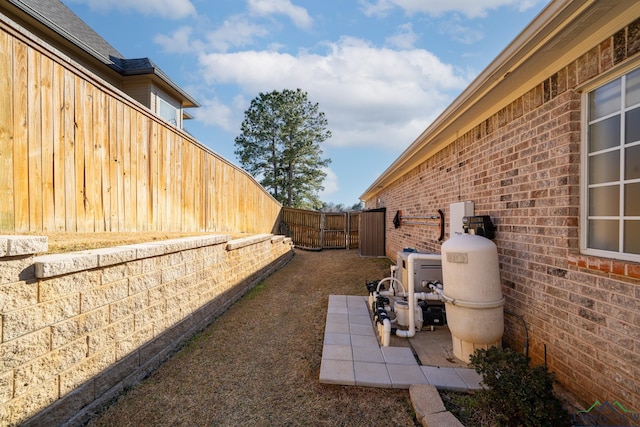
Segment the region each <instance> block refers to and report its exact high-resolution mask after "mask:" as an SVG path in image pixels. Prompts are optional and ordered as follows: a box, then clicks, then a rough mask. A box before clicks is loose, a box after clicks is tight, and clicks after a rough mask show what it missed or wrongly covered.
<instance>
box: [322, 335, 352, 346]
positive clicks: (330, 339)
mask: <svg viewBox="0 0 640 427" xmlns="http://www.w3.org/2000/svg"><path fill="white" fill-rule="evenodd" d="M327 344H336V345H351V335H349V334H337V333H333V332H325V334H324V345H327Z"/></svg>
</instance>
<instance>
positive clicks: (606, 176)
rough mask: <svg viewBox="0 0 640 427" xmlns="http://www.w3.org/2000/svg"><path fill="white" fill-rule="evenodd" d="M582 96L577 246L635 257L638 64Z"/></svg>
mask: <svg viewBox="0 0 640 427" xmlns="http://www.w3.org/2000/svg"><path fill="white" fill-rule="evenodd" d="M586 102H587V104H586V109H587V111H586V124H587V129H586V141H585V144H586V145H585V153H586V156H583V162H585V163H584V164H583V170H584V171H585V176H584V179H583V190H584V192H583V195H584V200H585V201H584V203H583V205H582V208H583V213H584V215H583V222H582V224H583V227H582V249H583V251H584V252H585V253H588V254H593V255H598V256H607V257H611V258H618V259H625V260H630V261H640V68H638V69H635V70H633V71H631V72H629V73H627V74H625V75H623V76H621V77H618V78H616V79H615V80H613V81H610V82H608V83H606V84H604V85H602V86H600V87H598V88H596V89H594V90H592V91H590V92H588V93H587V94H586Z"/></svg>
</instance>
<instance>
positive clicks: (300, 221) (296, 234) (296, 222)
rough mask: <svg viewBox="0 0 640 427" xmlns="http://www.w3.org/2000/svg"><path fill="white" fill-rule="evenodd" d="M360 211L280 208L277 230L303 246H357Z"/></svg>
mask: <svg viewBox="0 0 640 427" xmlns="http://www.w3.org/2000/svg"><path fill="white" fill-rule="evenodd" d="M359 219H360V212H316V211H307V210H303V209H294V208H286V207H285V208H282V216H281V220H280V233H282V234H285V235H287V236H288V237H291V239H292V240H293V243H294V244H295V245H296V246H298V247H300V248H303V249H310V250H322V249H345V248H346V249H357V248H358V239H359V237H358V230H359Z"/></svg>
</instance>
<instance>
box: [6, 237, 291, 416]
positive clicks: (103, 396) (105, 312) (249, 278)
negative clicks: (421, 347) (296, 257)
mask: <svg viewBox="0 0 640 427" xmlns="http://www.w3.org/2000/svg"><path fill="white" fill-rule="evenodd" d="M46 251H47V239H46V238H45V237H33V236H28V237H25V236H0V315H1V316H2V323H1V324H0V337H1V341H0V425H18V424H26V425H42V424H47V425H60V424H65V423H66V424H69V425H76V424H81V423H83V422H84V421H86V419H87V418H88V417H89V416H90V415H91V414H92V413H93V412H94V411H96V410H99V409H100V408H101V407H102V406H103V405H104V404H105V403H106V402H108V401H109V400H110V399H112V398H113V397H114V396H116V395H117V394H118V393H119V392H120V391H122V390H123V389H124V388H125V387H128V386H131V385H133V384H135V383H137V382H138V381H140V380H141V379H142V378H144V377H145V376H147V375H148V374H149V373H150V372H151V371H152V370H154V369H155V368H157V367H158V366H159V365H160V364H161V363H162V362H163V361H164V360H166V358H167V357H169V356H170V355H171V354H173V353H174V352H175V351H176V350H177V349H178V348H179V347H180V346H181V345H182V344H183V343H184V342H185V340H187V339H188V338H189V337H191V336H192V335H193V334H195V333H196V332H198V331H200V330H202V329H203V328H204V327H205V326H206V325H208V324H209V323H211V322H212V321H213V320H214V319H215V318H216V317H217V316H218V315H220V314H221V313H222V312H223V311H224V310H225V309H226V308H227V307H228V306H229V305H230V304H232V303H233V302H235V301H236V300H237V299H239V298H240V297H241V296H242V295H244V294H245V293H246V292H247V291H249V290H250V289H251V288H253V287H254V286H255V285H256V284H257V283H258V282H259V281H260V280H262V278H264V277H266V276H267V275H269V274H270V273H271V272H273V271H274V270H276V269H278V268H280V267H281V266H282V265H284V264H285V263H286V262H287V261H288V260H290V259H291V257H292V256H293V245H292V244H291V240H290V239H288V238H285V237H283V236H274V235H271V234H262V235H256V236H251V237H247V238H243V239H237V240H231V239H230V237H229V236H227V235H208V236H198V237H190V238H183V239H176V240H167V241H161V242H153V243H145V244H137V245H129V246H120V247H113V248H105V249H98V250H88V251H81V252H74V253H66V254H55V255H43V256H34V254H35V253H42V252H46Z"/></svg>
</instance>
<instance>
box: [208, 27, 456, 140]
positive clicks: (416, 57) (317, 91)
mask: <svg viewBox="0 0 640 427" xmlns="http://www.w3.org/2000/svg"><path fill="white" fill-rule="evenodd" d="M200 65H201V67H202V69H201V72H202V79H203V80H204V81H205V82H206V83H208V84H215V85H220V87H221V86H223V85H227V84H228V85H236V86H239V87H240V88H241V91H242V93H243V94H244V95H245V97H246V98H247V99H252V98H254V97H256V96H258V93H260V92H269V91H272V90H282V89H284V88H289V89H295V88H301V89H302V90H304V91H306V92H308V94H309V99H310V100H311V101H312V102H317V103H318V104H319V107H320V110H321V111H323V112H325V114H326V115H327V119H328V121H329V129H330V130H331V132H332V134H333V136H332V138H331V139H330V140H328V141H327V143H328V144H330V145H334V146H370V145H375V146H379V147H385V148H388V149H390V150H393V151H394V152H395V151H399V149H400V148H404V146H406V145H408V144H409V143H410V142H411V141H412V140H413V139H414V138H415V137H417V136H418V134H419V133H420V132H421V131H422V130H424V128H425V127H426V126H427V125H428V124H429V123H430V122H431V121H432V120H433V119H434V118H435V117H436V116H437V115H438V114H439V113H440V112H441V111H442V110H443V109H444V108H445V107H446V106H447V105H448V104H449V102H450V101H451V99H452V98H453V96H455V95H456V94H457V93H458V92H459V91H460V90H462V89H463V88H464V87H466V85H467V83H468V79H467V77H466V76H465V75H464V74H463V73H462V72H461V71H459V70H456V69H454V68H453V67H452V66H451V65H448V64H444V63H442V62H441V61H440V60H439V59H438V58H437V57H436V56H434V55H433V54H431V53H430V52H428V51H426V50H421V49H411V50H402V51H394V50H391V49H385V48H377V47H374V46H371V45H369V44H368V43H366V42H365V41H363V40H360V39H354V38H343V39H341V40H339V41H338V42H335V43H328V44H327V50H326V52H325V53H324V54H311V53H308V52H301V53H299V54H297V55H292V54H287V53H279V52H267V51H260V52H257V51H245V52H236V53H210V54H203V55H201V57H200ZM247 106H248V104H247V103H244V105H243V106H242V107H239V105H238V104H236V106H235V107H233V108H234V109H235V108H240V110H238V111H236V113H235V115H236V117H241V116H242V114H243V112H244V109H246V108H247ZM240 121H241V119H238V118H236V122H237V125H236V128H239V122H240Z"/></svg>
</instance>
